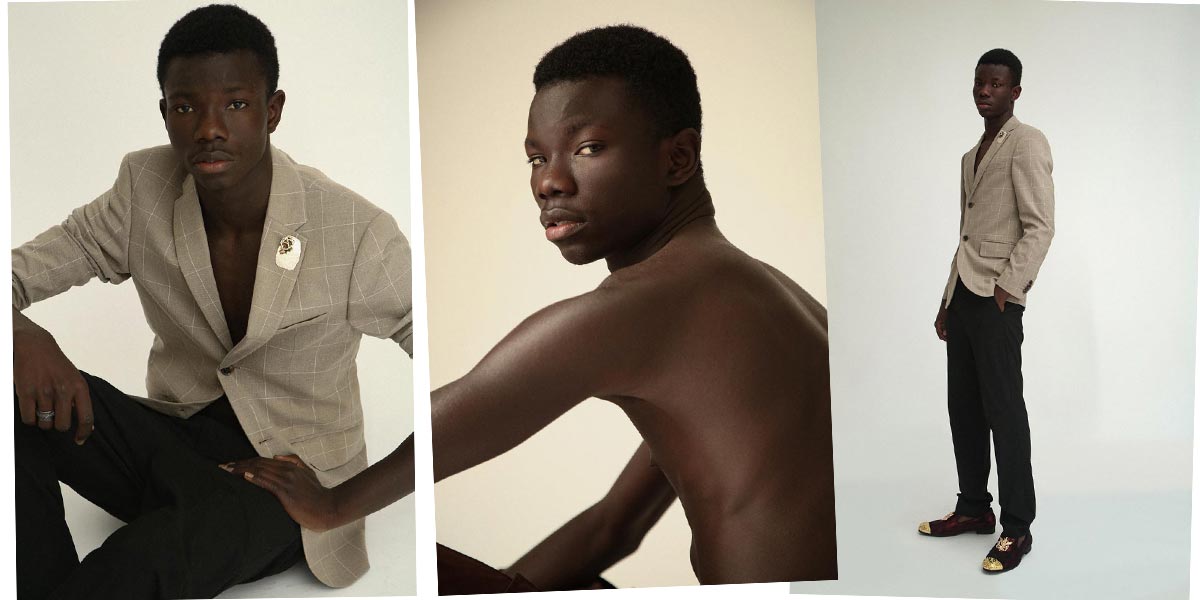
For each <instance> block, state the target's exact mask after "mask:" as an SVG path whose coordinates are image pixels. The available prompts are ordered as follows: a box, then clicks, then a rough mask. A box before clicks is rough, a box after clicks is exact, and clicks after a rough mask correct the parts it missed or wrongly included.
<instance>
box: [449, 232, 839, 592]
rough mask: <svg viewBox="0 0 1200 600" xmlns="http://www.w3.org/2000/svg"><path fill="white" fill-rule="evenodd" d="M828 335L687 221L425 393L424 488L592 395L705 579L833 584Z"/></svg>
mask: <svg viewBox="0 0 1200 600" xmlns="http://www.w3.org/2000/svg"><path fill="white" fill-rule="evenodd" d="M826 331H827V328H826V318H825V309H824V308H823V307H822V306H821V305H820V304H819V303H817V302H816V301H815V300H814V299H813V298H812V297H811V296H810V295H809V294H808V293H806V292H805V291H804V290H803V289H801V288H800V287H799V286H798V285H796V284H795V283H794V282H792V281H791V280H789V279H788V278H787V277H785V276H784V275H782V274H781V273H780V272H779V271H777V270H775V269H773V268H771V267H770V266H768V265H766V264H764V263H761V262H759V261H757V260H755V259H753V258H751V257H749V256H747V255H746V254H745V253H743V252H741V251H740V250H738V249H737V248H736V247H734V246H733V245H732V244H730V243H729V242H728V241H726V240H725V238H724V237H723V236H721V234H720V232H719V231H718V230H717V228H716V225H715V224H714V223H713V222H712V220H711V218H710V219H708V220H707V221H705V222H700V223H696V224H694V225H692V226H689V227H687V228H685V229H684V230H682V231H680V232H679V233H678V234H677V235H675V236H674V238H673V239H672V240H671V241H670V242H669V243H668V244H667V245H666V246H664V247H663V248H662V249H660V250H659V251H658V252H656V253H655V254H653V255H652V256H650V257H649V258H647V259H646V260H643V261H641V262H638V263H637V264H634V265H631V266H629V267H625V268H622V269H618V270H617V271H615V272H614V273H613V274H611V275H610V276H609V277H608V278H607V279H605V280H604V282H602V283H601V284H600V286H599V287H598V288H597V289H595V290H593V291H592V292H589V293H587V294H584V295H582V296H578V297H575V298H571V299H569V300H564V301H562V302H558V303H556V304H553V305H551V306H549V307H547V308H545V309H543V310H541V311H539V312H538V313H535V314H534V315H533V316H531V317H529V318H528V319H526V320H525V321H524V322H523V323H521V325H519V326H518V327H517V328H516V329H515V330H513V332H512V333H510V334H509V335H508V336H506V337H505V338H504V339H503V340H502V341H501V342H500V343H499V344H497V345H496V347H495V348H493V349H492V351H491V352H489V353H488V355H487V356H485V357H484V358H483V360H482V361H481V362H480V363H479V364H478V365H477V366H476V367H475V368H474V369H472V371H471V372H470V373H468V374H467V375H466V376H464V377H463V378H462V379H459V380H458V381H455V382H453V383H451V384H449V385H447V386H445V387H443V388H441V389H438V390H436V391H435V392H434V394H433V406H432V417H433V422H432V425H433V446H434V475H435V478H436V479H439V480H440V479H442V478H445V477H448V476H450V475H453V474H454V473H457V472H459V471H461V470H463V469H466V468H470V467H471V466H474V465H476V464H479V463H481V462H483V461H486V460H488V459H490V458H491V457H493V456H496V455H499V454H501V453H503V452H505V451H507V450H508V449H510V448H512V447H515V446H516V445H518V444H519V443H521V442H522V441H524V440H525V439H527V438H528V437H529V436H531V435H533V433H535V432H536V431H538V430H539V429H541V428H542V427H545V426H546V425H548V424H549V423H550V422H552V421H553V420H554V419H556V418H558V416H560V415H561V414H563V413H564V412H566V411H567V410H569V409H570V408H571V407H572V406H575V405H576V404H578V403H579V402H582V401H583V400H585V399H586V398H588V397H591V396H595V397H599V398H604V399H606V400H609V401H611V402H613V403H615V404H616V405H618V406H620V407H621V408H622V409H623V410H624V411H625V413H626V414H627V415H628V416H629V418H630V420H631V421H632V422H633V424H634V425H635V426H636V427H637V429H638V430H639V431H640V432H641V434H642V436H643V437H644V439H645V441H646V444H647V446H648V448H649V451H650V455H651V456H652V460H653V462H654V464H656V465H657V466H658V468H659V469H661V472H662V474H663V475H664V476H665V481H666V482H669V485H670V487H671V488H673V490H674V492H675V494H676V495H678V497H679V499H680V501H681V503H682V504H683V507H684V511H685V513H686V515H687V519H688V523H689V525H690V527H691V529H692V534H693V546H692V564H693V567H694V569H695V571H696V575H697V577H698V578H699V579H700V581H701V582H702V583H736V582H767V581H794V580H812V579H824V578H833V577H836V575H837V573H836V549H835V542H834V519H833V517H834V515H833V459H832V442H831V433H830V412H829V364H828V342H827V337H826ZM661 480H662V479H661V478H660V481H661ZM618 485H620V484H618ZM637 485H639V486H640V485H643V484H637ZM645 485H646V486H653V485H654V484H653V479H650V480H649V482H647V483H645ZM643 489H645V490H647V491H645V492H644V493H639V494H640V495H643V496H645V497H652V496H654V497H661V496H655V494H654V493H653V492H652V489H651V488H649V487H647V488H643Z"/></svg>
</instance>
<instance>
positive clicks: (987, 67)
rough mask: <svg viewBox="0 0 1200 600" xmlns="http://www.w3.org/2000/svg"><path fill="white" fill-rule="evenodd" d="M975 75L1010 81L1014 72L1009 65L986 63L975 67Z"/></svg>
mask: <svg viewBox="0 0 1200 600" xmlns="http://www.w3.org/2000/svg"><path fill="white" fill-rule="evenodd" d="M975 75H976V76H977V77H980V78H987V79H1008V78H1009V76H1011V75H1012V72H1011V70H1010V69H1009V68H1008V65H995V64H991V63H984V64H981V65H979V66H977V67H975Z"/></svg>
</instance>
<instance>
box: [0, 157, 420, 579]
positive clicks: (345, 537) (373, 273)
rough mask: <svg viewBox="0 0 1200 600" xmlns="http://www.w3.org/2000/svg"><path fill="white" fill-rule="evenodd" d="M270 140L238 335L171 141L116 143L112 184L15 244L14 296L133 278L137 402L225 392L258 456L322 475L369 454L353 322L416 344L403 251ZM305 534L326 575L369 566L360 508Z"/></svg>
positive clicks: (369, 217)
mask: <svg viewBox="0 0 1200 600" xmlns="http://www.w3.org/2000/svg"><path fill="white" fill-rule="evenodd" d="M270 151H271V155H272V164H273V174H272V180H271V197H270V200H269V204H268V206H267V217H266V223H265V224H264V226H263V237H262V246H261V248H260V249H259V253H258V271H257V273H256V275H255V281H254V291H253V301H252V308H251V311H250V318H249V322H248V325H247V332H246V336H245V337H244V338H243V339H242V340H241V341H240V342H238V344H237V345H233V344H232V343H231V341H230V335H229V328H228V327H227V326H226V323H225V314H224V311H223V310H222V308H221V302H220V299H219V297H218V295H217V286H216V282H215V280H214V278H213V270H212V263H211V262H210V257H209V251H208V240H207V237H206V236H205V233H204V221H203V219H202V217H201V214H200V203H199V200H198V198H197V196H196V187H195V184H194V183H193V181H192V177H191V176H190V175H188V174H187V172H186V171H185V170H184V168H183V165H182V164H181V163H180V161H179V159H178V157H177V156H176V155H175V153H174V152H173V151H172V149H171V148H170V147H169V146H160V147H157V148H150V149H147V150H141V151H138V152H133V153H131V154H129V155H127V156H126V157H125V159H124V160H123V161H122V163H121V169H120V172H119V173H118V175H117V181H116V184H114V185H113V187H112V189H110V190H108V191H107V192H105V193H104V194H102V195H101V196H100V197H99V198H97V199H96V200H94V201H92V202H91V203H89V204H87V205H84V206H82V207H80V208H78V209H76V210H75V211H73V212H72V213H71V215H70V216H69V217H67V220H66V221H65V222H63V224H61V225H58V226H55V227H52V228H50V229H49V230H47V231H46V232H44V233H42V234H41V235H39V236H37V237H36V238H34V239H33V240H32V241H30V242H29V243H26V244H24V245H22V246H21V247H19V248H17V249H16V250H13V252H12V275H13V277H12V294H13V306H14V307H16V308H18V309H24V308H25V307H27V306H29V305H30V304H31V303H33V302H37V301H39V300H43V299H45V298H48V297H50V296H53V295H55V294H58V293H59V292H62V291H64V290H66V289H68V288H70V287H71V286H75V285H82V284H84V283H87V282H88V281H89V280H91V279H92V278H99V279H100V280H102V281H106V282H111V283H120V282H122V281H124V280H126V279H132V280H133V284H134V286H135V287H136V288H137V291H138V297H139V298H140V299H141V303H142V307H143V309H144V312H145V315H146V319H147V321H148V322H149V325H150V328H151V330H153V332H154V344H153V346H152V347H151V348H150V359H149V363H148V370H147V373H146V389H147V392H148V395H149V398H143V399H139V400H140V401H141V402H142V403H143V404H144V405H146V406H147V407H149V408H151V409H153V410H156V411H159V412H161V413H165V414H168V415H171V416H175V417H180V418H187V417H190V416H191V415H193V414H195V413H196V412H198V411H199V410H200V409H202V408H204V407H205V406H207V405H208V404H209V403H211V402H212V401H213V400H216V399H217V398H219V397H220V396H221V395H226V396H228V398H229V401H230V404H231V405H232V406H233V410H234V412H235V413H237V417H238V420H239V421H240V422H241V425H242V428H243V429H244V430H245V432H246V436H247V437H248V438H249V439H250V442H251V443H253V444H254V445H255V446H256V448H257V449H258V453H259V454H260V455H261V456H274V455H277V454H296V455H298V456H300V458H302V459H303V460H304V462H305V463H307V464H308V465H310V466H311V467H312V468H313V469H314V470H315V471H316V473H317V476H318V478H319V479H320V481H321V482H322V483H323V484H324V485H325V486H327V487H330V486H334V485H337V484H338V483H341V482H342V481H345V480H346V479H348V478H350V477H351V476H353V475H355V474H356V473H358V472H359V471H362V470H363V469H364V468H366V466H367V456H366V450H365V445H364V440H363V421H362V419H363V415H362V405H361V404H360V401H359V393H358V378H357V374H356V372H355V366H354V358H355V355H356V354H357V353H358V345H359V341H360V339H361V337H362V334H367V335H370V336H374V337H380V338H391V339H393V340H395V341H396V342H397V343H399V344H400V345H401V346H402V347H403V348H404V350H405V351H406V352H408V353H409V354H410V355H411V354H412V337H411V336H412V293H411V281H410V280H411V265H410V252H409V247H408V242H407V240H405V239H404V236H403V235H402V234H401V233H400V230H399V229H398V228H397V227H396V223H395V221H394V220H393V219H392V217H391V216H390V215H388V214H387V213H385V212H383V211H382V210H380V209H379V208H377V207H375V206H373V205H372V204H370V203H369V202H367V201H366V200H364V199H362V198H361V197H359V196H358V195H356V194H355V193H354V192H351V191H350V190H348V189H346V188H344V187H342V186H340V185H338V184H336V183H334V182H333V181H331V180H329V179H328V178H327V177H325V175H323V174H322V173H321V172H320V171H317V170H316V169H312V168H310V167H305V166H302V165H298V164H296V163H295V162H294V161H293V160H292V159H291V158H290V157H288V156H287V155H286V154H284V153H283V152H280V151H279V150H277V149H275V148H274V147H272V148H271V150H270ZM287 236H292V237H293V238H294V239H295V240H298V242H299V249H298V253H299V257H298V258H299V262H298V264H295V265H294V266H293V268H290V269H289V268H286V267H287V266H288V265H287V262H286V261H282V262H283V264H282V265H281V264H279V262H278V261H277V256H280V245H281V241H282V240H283V238H285V237H287ZM292 252H293V256H294V254H295V253H296V252H297V250H295V249H293V251H292ZM379 400H380V401H385V400H386V399H383V398H381V399H379ZM303 540H304V552H305V556H306V558H307V560H308V565H309V567H310V568H311V569H312V572H313V574H315V575H316V576H317V578H318V579H320V580H321V581H322V582H324V583H326V584H328V585H330V586H335V587H342V586H346V585H349V584H351V583H353V582H354V581H355V580H357V579H358V578H359V577H360V576H361V575H362V574H363V573H365V572H366V570H367V569H368V567H369V564H368V562H367V554H366V543H365V539H364V531H363V521H362V520H359V521H357V522H354V523H351V524H349V525H346V526H344V527H340V528H338V529H334V530H332V531H327V532H324V533H316V532H313V531H308V530H305V531H303Z"/></svg>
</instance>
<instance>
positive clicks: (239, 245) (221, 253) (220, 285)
mask: <svg viewBox="0 0 1200 600" xmlns="http://www.w3.org/2000/svg"><path fill="white" fill-rule="evenodd" d="M260 241H261V235H243V236H214V235H211V234H210V235H209V238H208V248H209V255H210V258H211V260H212V266H213V279H214V280H216V284H217V294H218V295H219V296H220V298H221V310H222V311H224V313H225V323H226V325H227V326H228V327H229V337H230V339H231V340H232V341H233V343H234V344H237V343H238V342H239V341H240V340H241V339H242V338H243V337H245V336H246V328H247V324H248V322H249V319H250V306H251V303H252V300H253V298H254V276H255V272H256V270H257V268H258V247H259V242H260Z"/></svg>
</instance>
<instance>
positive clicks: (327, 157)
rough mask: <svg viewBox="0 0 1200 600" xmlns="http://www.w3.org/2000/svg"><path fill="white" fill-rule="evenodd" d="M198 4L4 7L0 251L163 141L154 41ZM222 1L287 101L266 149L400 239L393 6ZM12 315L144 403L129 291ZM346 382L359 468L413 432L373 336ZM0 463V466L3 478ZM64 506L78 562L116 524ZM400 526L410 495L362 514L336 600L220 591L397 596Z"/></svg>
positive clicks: (140, 321) (403, 101)
mask: <svg viewBox="0 0 1200 600" xmlns="http://www.w3.org/2000/svg"><path fill="white" fill-rule="evenodd" d="M204 4H206V3H202V2H178V1H168V2H55V3H36V4H35V3H16V4H11V5H9V6H8V11H9V31H8V37H9V40H8V41H9V65H10V67H9V69H10V71H9V72H10V80H9V90H10V102H11V112H10V114H11V120H10V123H11V128H10V137H11V139H10V140H9V141H10V144H11V145H10V148H11V157H12V159H11V210H12V213H11V214H12V242H13V244H14V245H19V244H21V243H23V242H25V241H26V240H29V239H32V238H33V237H34V236H35V235H37V234H38V233H40V232H42V231H44V230H46V229H47V228H49V227H50V226H52V225H55V224H58V223H61V222H62V221H63V219H65V218H66V216H67V215H68V214H69V213H70V212H71V210H73V209H74V208H76V207H78V206H81V205H83V204H85V203H87V202H90V201H91V200H93V199H94V198H96V197H97V196H99V195H100V194H101V193H102V192H104V191H105V190H107V189H109V188H111V187H112V185H113V181H115V179H116V176H117V169H118V167H119V166H120V164H121V158H122V156H124V155H125V154H126V153H128V152H131V151H133V150H138V149H142V148H147V147H151V146H157V145H162V144H167V143H168V139H167V134H166V130H165V128H164V127H163V121H162V117H161V115H160V114H159V109H158V100H159V98H161V94H160V92H159V87H158V81H157V79H156V76H155V72H156V64H157V56H158V47H159V43H160V42H161V41H162V38H163V36H164V35H165V34H166V32H167V30H168V29H169V28H170V27H171V25H172V24H173V23H174V22H175V21H176V20H178V19H179V18H180V17H182V16H183V15H184V14H185V13H187V12H188V11H189V10H191V9H193V8H197V7H199V6H203V5H204ZM237 4H239V5H240V6H242V7H243V8H245V9H246V10H247V11H249V12H250V13H251V14H253V15H255V16H257V17H258V18H260V19H262V21H263V22H265V23H266V24H267V27H269V28H270V29H271V31H272V33H273V34H274V36H275V41H276V45H277V47H278V50H279V63H280V74H279V87H280V89H282V90H284V91H285V93H286V94H287V100H286V103H285V105H284V108H283V117H282V119H281V121H280V123H279V127H278V129H277V130H276V132H275V133H274V134H272V135H271V143H272V144H274V145H275V146H276V147H277V148H279V149H280V150H283V151H284V152H286V153H288V154H289V155H290V156H291V157H292V158H293V159H295V160H296V161H297V162H299V163H301V164H305V165H309V166H313V167H316V168H318V169H320V170H321V171H323V172H324V173H325V174H326V175H328V176H329V177H330V178H331V179H333V180H334V181H337V182H338V183H340V184H342V185H345V186H346V187H348V188H350V189H351V190H354V191H355V192H357V193H358V194H360V195H362V196H363V197H364V198H366V199H368V200H369V201H371V202H372V203H374V204H375V205H376V206H379V207H380V208H383V209H384V210H386V211H388V212H389V213H391V215H392V216H393V217H395V219H396V221H397V223H399V226H400V229H401V231H403V232H404V233H405V235H406V236H407V235H408V232H409V231H410V227H409V225H410V216H409V199H408V186H409V184H408V122H407V121H408V111H407V104H408V102H407V97H408V96H407V94H408V92H407V89H408V83H407V58H406V42H405V41H404V40H405V32H406V30H407V29H406V28H407V24H406V14H405V9H404V3H397V2H390V1H387V0H360V1H358V2H356V9H355V10H345V9H344V7H343V5H341V4H339V3H334V2H329V1H326V0H297V1H288V2H282V1H267V0H254V1H241V2H237ZM333 47H336V49H337V51H336V52H331V51H330V50H331V48H333ZM26 314H27V315H28V316H29V317H30V318H31V319H33V320H34V321H35V322H36V323H38V324H40V325H42V326H43V327H45V328H46V329H47V330H48V331H50V333H52V334H53V335H54V336H55V338H56V339H57V340H58V342H59V345H60V346H61V347H62V348H63V351H64V352H65V353H66V355H67V357H68V358H70V359H71V360H72V361H73V362H74V363H75V364H76V366H78V367H79V368H81V369H83V370H85V371H88V372H90V373H93V374H95V375H98V376H100V377H103V378H105V379H107V380H108V381H109V382H111V383H112V384H113V385H115V386H116V387H117V388H118V389H121V390H122V391H125V392H127V393H130V394H135V395H145V376H146V359H147V356H148V355H149V350H150V344H151V341H152V339H153V337H152V335H151V333H150V329H149V327H148V326H147V325H146V322H145V319H144V317H143V315H142V309H141V306H140V304H139V302H138V299H137V293H136V291H135V290H134V286H133V284H132V282H125V283H124V284H122V285H116V286H114V285H106V284H103V283H101V282H100V281H99V280H93V281H92V282H91V283H89V284H88V285H86V286H83V287H81V288H74V289H71V290H69V291H67V292H66V293H64V294H62V295H59V296H57V297H55V298H52V299H50V300H47V301H44V302H41V303H38V304H35V305H34V306H32V307H31V308H29V309H28V310H27V311H26ZM358 377H359V382H360V384H361V394H362V404H363V412H364V419H365V420H366V439H367V456H368V458H369V459H370V460H371V461H372V462H374V461H377V460H379V459H381V458H383V457H384V456H386V455H387V453H388V452H391V451H392V450H393V449H394V448H395V447H396V446H397V445H398V444H399V443H400V442H401V441H403V440H404V438H405V437H406V436H407V435H408V434H409V433H410V432H412V430H413V414H412V391H411V390H412V361H411V360H410V359H409V357H408V356H407V355H406V354H405V353H404V351H403V350H401V349H400V348H399V347H398V346H397V345H396V344H395V343H393V342H391V341H389V340H376V339H373V338H365V339H364V340H363V342H362V346H361V349H360V352H359V357H358ZM11 468H12V466H11V464H10V463H6V464H5V465H4V470H5V471H7V472H9V473H11ZM5 477H6V478H7V479H6V481H11V480H12V479H11V475H7V476H5ZM9 485H11V484H9ZM65 498H66V503H67V511H68V522H69V523H70V525H71V527H72V531H73V532H74V534H75V540H76V545H77V546H78V547H79V550H80V553H81V555H82V554H83V553H86V552H88V551H90V550H91V549H92V548H94V547H96V546H98V545H99V543H100V542H102V541H103V539H104V538H105V537H106V536H107V535H108V534H109V533H110V532H111V531H112V530H113V529H115V527H117V526H118V525H119V524H120V523H119V522H118V521H116V520H115V519H112V518H111V517H109V516H108V515H106V514H105V513H103V512H102V511H101V510H100V509H98V508H95V507H93V506H91V505H90V504H89V503H87V502H86V501H84V500H82V499H80V498H79V497H78V496H75V495H74V494H73V493H70V494H68V495H67V496H65ZM413 527H414V515H413V501H412V500H411V499H407V500H404V501H401V502H399V503H397V504H396V505H393V506H391V507H388V508H387V509H384V510H383V511H381V512H379V513H377V514H375V515H372V516H371V517H369V518H368V538H367V539H368V546H369V548H370V552H371V555H372V570H371V571H370V572H368V573H367V575H366V576H364V577H363V579H361V580H360V581H359V582H358V583H356V584H355V585H354V586H353V587H351V588H348V589H347V590H341V591H338V590H330V589H327V588H325V587H324V586H323V585H321V584H320V583H319V582H317V581H316V580H315V579H314V578H312V577H311V575H308V574H307V573H306V572H304V573H303V577H301V576H300V575H297V574H289V575H288V576H286V577H284V578H272V579H268V580H266V581H262V582H258V583H255V584H250V585H247V586H240V587H237V588H234V589H232V590H230V591H229V592H227V594H228V596H230V597H234V596H239V595H243V594H249V595H265V596H308V595H320V594H324V595H346V594H350V593H353V594H354V595H381V594H389V595H390V594H401V593H413V592H414V591H415V589H416V588H415V563H414V542H413Z"/></svg>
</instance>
